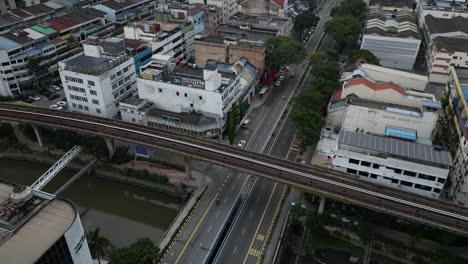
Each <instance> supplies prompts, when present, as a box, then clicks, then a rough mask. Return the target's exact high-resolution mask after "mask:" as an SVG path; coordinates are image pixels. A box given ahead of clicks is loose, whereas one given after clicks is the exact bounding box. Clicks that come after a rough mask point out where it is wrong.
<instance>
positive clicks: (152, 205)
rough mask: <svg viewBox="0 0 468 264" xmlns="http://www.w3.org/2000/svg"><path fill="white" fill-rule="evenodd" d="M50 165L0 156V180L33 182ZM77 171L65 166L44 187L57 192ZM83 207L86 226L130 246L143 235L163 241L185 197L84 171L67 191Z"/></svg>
mask: <svg viewBox="0 0 468 264" xmlns="http://www.w3.org/2000/svg"><path fill="white" fill-rule="evenodd" d="M48 167H49V166H48V165H44V164H40V163H35V162H28V161H19V160H10V159H0V180H4V181H8V182H12V183H17V184H25V185H31V184H32V183H33V182H34V181H35V180H36V179H37V178H38V177H39V176H40V175H42V173H44V172H45V171H46V170H47V169H48ZM73 174H74V172H73V171H71V170H63V171H62V172H61V173H60V174H59V175H57V176H56V177H55V178H54V179H53V180H52V181H51V182H50V183H48V184H47V186H45V187H44V189H43V191H45V192H50V193H53V192H54V191H55V190H57V189H58V187H59V186H61V185H62V184H63V183H65V182H66V180H67V179H69V178H70V177H71V176H72V175H73ZM62 196H63V197H64V198H67V199H69V200H71V201H73V202H74V203H75V205H76V206H77V207H78V210H79V211H80V215H81V221H82V223H83V226H84V228H85V230H93V229H95V228H97V227H99V228H100V229H101V234H102V236H104V237H107V238H108V239H109V240H110V241H111V242H112V244H113V245H114V246H116V247H122V246H127V245H129V244H131V243H133V242H135V241H136V240H138V239H139V238H142V237H149V238H151V240H153V241H154V242H155V243H157V242H159V240H160V239H161V237H162V236H163V234H164V232H165V230H166V229H167V228H168V227H169V225H170V224H171V222H172V221H173V220H174V218H175V217H176V215H177V213H178V208H179V207H180V206H181V203H182V201H181V199H180V198H179V197H175V196H172V195H168V194H166V193H163V192H157V191H153V190H149V189H146V188H142V187H138V186H133V185H129V184H125V183H120V182H115V181H112V180H109V179H105V178H98V177H94V176H91V175H84V176H82V177H81V178H80V179H79V180H78V181H76V182H75V183H73V184H72V185H71V186H70V187H69V188H68V189H67V190H66V191H65V192H64V193H63V194H62Z"/></svg>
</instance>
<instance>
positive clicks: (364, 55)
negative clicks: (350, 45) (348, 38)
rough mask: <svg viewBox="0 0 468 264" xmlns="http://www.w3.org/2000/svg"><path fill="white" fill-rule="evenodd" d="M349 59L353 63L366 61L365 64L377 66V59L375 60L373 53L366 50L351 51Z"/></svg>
mask: <svg viewBox="0 0 468 264" xmlns="http://www.w3.org/2000/svg"><path fill="white" fill-rule="evenodd" d="M351 59H352V60H353V61H356V60H359V59H363V60H366V61H367V63H370V64H375V65H379V58H377V57H376V56H375V55H374V53H372V52H370V51H368V50H366V49H355V50H352V51H351Z"/></svg>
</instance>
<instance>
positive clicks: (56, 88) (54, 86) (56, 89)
mask: <svg viewBox="0 0 468 264" xmlns="http://www.w3.org/2000/svg"><path fill="white" fill-rule="evenodd" d="M50 88H52V89H54V90H55V91H60V90H62V88H61V87H60V86H57V85H51V86H50Z"/></svg>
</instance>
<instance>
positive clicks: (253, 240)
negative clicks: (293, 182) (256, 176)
mask: <svg viewBox="0 0 468 264" xmlns="http://www.w3.org/2000/svg"><path fill="white" fill-rule="evenodd" d="M276 185H278V184H277V183H276V182H275V185H274V186H273V191H272V192H271V194H270V197H269V198H268V202H267V205H266V206H265V209H264V210H263V213H262V217H261V218H260V222H259V223H258V225H257V229H256V230H255V234H254V235H253V237H252V241H250V245H249V249H248V250H247V254H245V258H244V262H243V264H245V263H246V262H247V259H248V257H249V254H250V253H249V252H250V250H251V249H252V245H253V243H254V242H255V238H256V237H257V234H258V230H259V229H260V226H261V225H262V222H263V218H264V217H265V214H266V211H267V209H268V206H269V205H270V202H271V198H272V197H273V194H274V193H275V189H276Z"/></svg>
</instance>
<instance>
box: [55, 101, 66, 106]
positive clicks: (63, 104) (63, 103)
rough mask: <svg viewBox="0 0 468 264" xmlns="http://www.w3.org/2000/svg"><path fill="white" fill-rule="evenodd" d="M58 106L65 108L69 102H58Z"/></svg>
mask: <svg viewBox="0 0 468 264" xmlns="http://www.w3.org/2000/svg"><path fill="white" fill-rule="evenodd" d="M56 105H58V106H62V107H65V106H67V102H65V101H59V102H57V104H56Z"/></svg>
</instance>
